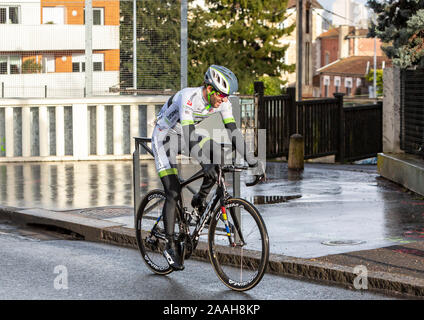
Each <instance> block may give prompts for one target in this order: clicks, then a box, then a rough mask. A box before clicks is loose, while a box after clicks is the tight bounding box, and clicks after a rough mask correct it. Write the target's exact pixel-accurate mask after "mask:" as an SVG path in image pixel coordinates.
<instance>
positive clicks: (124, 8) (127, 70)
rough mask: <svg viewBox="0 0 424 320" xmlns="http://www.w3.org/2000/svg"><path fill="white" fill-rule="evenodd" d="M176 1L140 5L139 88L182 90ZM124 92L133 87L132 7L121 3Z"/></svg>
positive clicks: (178, 4) (148, 1) (151, 0)
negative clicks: (125, 89)
mask: <svg viewBox="0 0 424 320" xmlns="http://www.w3.org/2000/svg"><path fill="white" fill-rule="evenodd" d="M180 8H181V2H180V1H175V0H142V1H137V58H138V59H137V88H138V89H171V90H179V89H180V34H181V32H180V13H181V10H180ZM120 9H121V23H120V50H121V54H120V58H121V66H120V70H121V72H120V77H121V88H128V87H133V79H132V76H133V3H132V1H121V2H120Z"/></svg>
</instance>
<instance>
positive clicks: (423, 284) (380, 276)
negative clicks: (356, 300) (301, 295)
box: [0, 206, 424, 298]
mask: <svg viewBox="0 0 424 320" xmlns="http://www.w3.org/2000/svg"><path fill="white" fill-rule="evenodd" d="M0 219H7V220H9V221H11V222H14V223H16V224H19V225H39V226H49V227H55V228H58V229H60V230H66V231H68V232H69V231H71V232H72V233H74V234H75V235H76V236H77V238H81V239H84V240H87V241H93V242H102V243H107V244H112V245H119V246H124V247H129V248H134V249H138V247H137V242H136V237H135V232H134V229H132V228H127V227H123V226H122V224H119V223H115V222H110V221H105V220H100V219H93V218H87V217H82V216H80V215H77V214H74V213H64V212H58V211H49V210H45V209H39V208H32V209H19V208H12V207H1V206H0ZM192 258H194V259H197V260H202V261H207V262H209V252H208V246H207V244H206V243H204V242H199V244H198V246H197V248H196V250H195V251H194V253H193V255H192ZM233 258H234V257H233V256H231V255H229V254H228V255H227V259H228V260H227V261H228V262H229V263H231V260H232V259H233ZM251 259H255V257H254V255H252V256H251ZM267 273H270V274H275V275H281V276H291V277H295V278H298V279H301V280H314V281H318V282H321V283H324V284H331V285H340V286H343V287H347V288H349V289H354V285H353V284H354V281H355V279H356V278H357V277H358V274H357V273H354V270H353V268H351V267H346V266H341V265H337V264H332V263H327V262H319V261H312V260H308V259H301V258H293V257H288V256H284V255H277V254H270V256H269V265H268V268H267ZM367 278H368V288H367V290H368V291H373V292H377V293H383V294H389V295H402V296H408V297H411V298H412V297H415V298H422V297H424V280H423V279H420V278H414V277H409V276H404V275H399V274H390V273H387V272H373V271H368V274H367Z"/></svg>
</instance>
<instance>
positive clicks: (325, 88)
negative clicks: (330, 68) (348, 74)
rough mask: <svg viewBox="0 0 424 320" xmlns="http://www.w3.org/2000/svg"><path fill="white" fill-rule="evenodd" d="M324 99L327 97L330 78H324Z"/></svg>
mask: <svg viewBox="0 0 424 320" xmlns="http://www.w3.org/2000/svg"><path fill="white" fill-rule="evenodd" d="M323 82H324V97H326V98H327V97H328V86H329V85H330V76H324V81H323Z"/></svg>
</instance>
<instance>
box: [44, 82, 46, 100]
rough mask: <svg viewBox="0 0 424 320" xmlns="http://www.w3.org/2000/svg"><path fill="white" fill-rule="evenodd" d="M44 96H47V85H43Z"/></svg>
mask: <svg viewBox="0 0 424 320" xmlns="http://www.w3.org/2000/svg"><path fill="white" fill-rule="evenodd" d="M44 98H47V85H45V86H44Z"/></svg>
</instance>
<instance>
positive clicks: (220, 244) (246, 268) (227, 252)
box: [208, 198, 269, 291]
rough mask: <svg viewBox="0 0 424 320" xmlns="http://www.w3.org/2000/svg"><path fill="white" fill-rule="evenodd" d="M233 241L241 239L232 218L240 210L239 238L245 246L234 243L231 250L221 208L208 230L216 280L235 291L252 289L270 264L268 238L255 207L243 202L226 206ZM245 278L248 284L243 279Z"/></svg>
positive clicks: (236, 201)
mask: <svg viewBox="0 0 424 320" xmlns="http://www.w3.org/2000/svg"><path fill="white" fill-rule="evenodd" d="M225 208H226V211H227V212H226V213H227V219H228V222H229V226H230V229H231V230H230V234H231V237H232V238H235V237H236V238H237V237H238V238H240V236H239V232H238V231H237V230H238V228H237V227H236V222H237V220H235V218H234V215H235V213H236V210H235V208H240V210H239V211H240V213H239V214H240V216H241V221H242V223H241V226H240V227H239V229H240V228H241V234H243V238H244V241H245V243H244V244H243V245H241V244H242V241H240V239H239V240H237V241H235V242H236V243H237V245H236V246H234V247H233V246H231V244H230V243H229V238H228V234H227V231H226V229H225V224H224V219H223V214H222V212H221V207H218V208H217V209H216V210H215V211H214V213H213V216H212V220H211V224H210V226H209V234H208V244H209V258H210V261H211V264H212V266H213V269H214V270H215V273H216V274H217V276H218V278H219V279H220V280H221V281H222V282H223V283H224V284H225V285H226V286H227V287H229V288H231V289H232V290H235V291H246V290H250V289H252V288H253V287H255V286H256V285H257V284H258V283H259V282H260V281H261V279H262V277H263V276H264V274H265V272H266V268H267V266H268V261H269V238H268V232H267V229H266V226H265V223H264V221H263V219H262V217H261V215H260V213H259V211H258V210H257V209H256V207H255V206H253V205H252V204H251V203H249V202H248V201H246V200H244V199H239V198H230V199H228V200H227V201H226V203H225ZM244 276H246V279H247V280H244V279H243V277H244Z"/></svg>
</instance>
